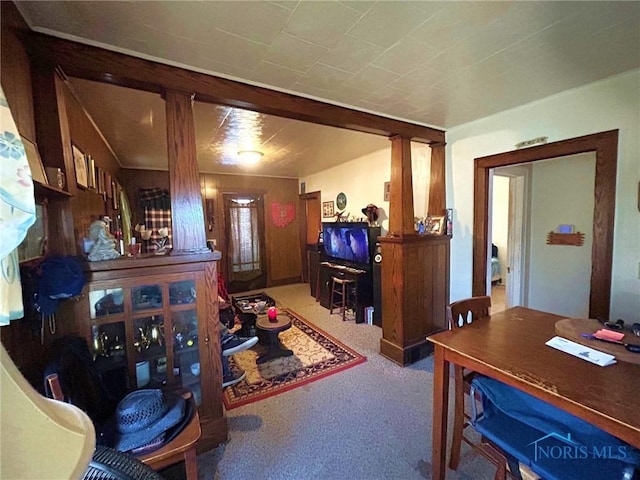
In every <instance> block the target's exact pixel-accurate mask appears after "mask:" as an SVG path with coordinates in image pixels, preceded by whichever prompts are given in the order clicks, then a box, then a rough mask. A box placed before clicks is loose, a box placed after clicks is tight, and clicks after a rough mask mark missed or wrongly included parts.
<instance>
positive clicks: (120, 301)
mask: <svg viewBox="0 0 640 480" xmlns="http://www.w3.org/2000/svg"><path fill="white" fill-rule="evenodd" d="M89 312H90V315H91V320H95V319H96V318H99V317H106V316H110V315H117V314H123V313H124V290H123V289H122V288H107V289H104V290H92V291H90V292H89ZM120 338H124V337H123V336H121V337H120Z"/></svg>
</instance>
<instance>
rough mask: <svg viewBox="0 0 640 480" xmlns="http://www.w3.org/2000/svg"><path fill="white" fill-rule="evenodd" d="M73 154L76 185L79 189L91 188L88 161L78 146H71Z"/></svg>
mask: <svg viewBox="0 0 640 480" xmlns="http://www.w3.org/2000/svg"><path fill="white" fill-rule="evenodd" d="M71 152H72V156H73V166H74V167H75V171H76V184H77V185H78V187H80V188H82V189H84V190H86V189H87V188H88V187H89V178H88V173H87V161H86V160H85V157H84V153H83V152H82V150H80V149H79V148H78V147H77V146H76V145H73V144H71Z"/></svg>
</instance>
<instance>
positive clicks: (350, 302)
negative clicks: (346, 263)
mask: <svg viewBox="0 0 640 480" xmlns="http://www.w3.org/2000/svg"><path fill="white" fill-rule="evenodd" d="M336 297H339V298H338V300H337V301H336ZM330 300H331V303H330V305H329V315H331V314H332V313H333V309H334V308H336V307H339V308H340V309H341V310H342V321H343V322H344V321H345V315H346V313H347V308H351V309H352V310H353V314H354V317H355V315H356V305H357V304H358V289H357V285H356V281H355V280H350V279H347V278H338V277H331V299H330Z"/></svg>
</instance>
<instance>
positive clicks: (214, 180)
mask: <svg viewBox="0 0 640 480" xmlns="http://www.w3.org/2000/svg"><path fill="white" fill-rule="evenodd" d="M200 178H201V185H202V194H203V198H205V199H206V200H213V202H214V210H215V223H214V227H213V230H212V231H207V238H215V239H216V242H217V245H218V246H217V249H218V250H220V251H221V252H222V261H221V263H222V265H221V268H220V270H221V271H222V272H223V273H224V272H226V271H227V263H226V261H227V255H226V253H227V245H226V240H225V238H224V208H223V201H222V196H223V194H224V193H236V192H238V193H248V192H255V193H261V194H263V195H264V212H265V243H266V249H267V286H275V285H283V284H286V283H292V282H296V281H300V279H301V278H302V264H301V256H300V238H299V225H300V224H299V222H300V216H301V215H302V214H303V212H300V211H298V181H297V179H294V178H273V177H256V176H247V175H216V174H210V173H205V174H202V175H201V177H200ZM273 203H279V204H291V203H292V204H293V205H294V208H295V209H296V216H295V219H294V221H293V222H291V223H290V224H289V225H286V226H285V227H277V226H276V225H274V223H273V220H272V217H271V207H272V204H273Z"/></svg>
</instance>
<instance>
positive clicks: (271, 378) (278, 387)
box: [223, 310, 366, 410]
mask: <svg viewBox="0 0 640 480" xmlns="http://www.w3.org/2000/svg"><path fill="white" fill-rule="evenodd" d="M278 315H287V316H289V318H291V328H289V329H288V330H285V331H284V332H281V333H280V342H281V343H282V345H283V347H284V348H288V349H290V350H293V355H291V356H289V357H281V358H276V359H274V360H271V361H269V362H266V363H264V364H262V365H257V364H256V359H257V358H258V356H259V355H260V354H261V353H263V352H265V351H266V347H263V346H262V345H260V344H257V345H256V346H255V347H253V348H251V349H249V350H245V351H244V352H240V353H236V354H235V355H232V356H230V357H229V366H230V368H231V369H232V370H233V371H238V370H239V369H241V370H244V371H245V372H247V376H246V378H245V379H244V380H243V381H241V382H240V383H238V384H236V385H233V386H231V387H227V388H225V389H224V396H223V400H224V405H225V407H226V408H227V410H231V409H233V408H236V407H239V406H241V405H246V404H248V403H252V402H257V401H258V400H263V399H265V398H268V397H272V396H274V395H277V394H279V393H282V392H286V391H287V390H291V389H293V388H296V387H300V386H302V385H306V384H307V383H310V382H314V381H316V380H320V379H321V378H324V377H327V376H328V375H333V374H334V373H338V372H341V371H343V370H345V369H347V368H350V367H353V366H355V365H358V364H360V363H362V362H364V361H366V357H364V356H362V355H360V354H359V353H358V352H356V351H354V350H352V349H351V348H349V347H347V346H346V345H344V344H343V343H341V342H339V341H338V340H336V339H335V338H333V337H331V336H330V335H329V334H328V333H326V332H324V331H322V330H320V329H319V328H318V327H315V326H312V325H311V324H310V323H309V321H307V320H305V319H304V318H302V317H301V316H300V315H299V314H297V313H295V312H293V311H291V310H283V311H280V312H279V313H278Z"/></svg>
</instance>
